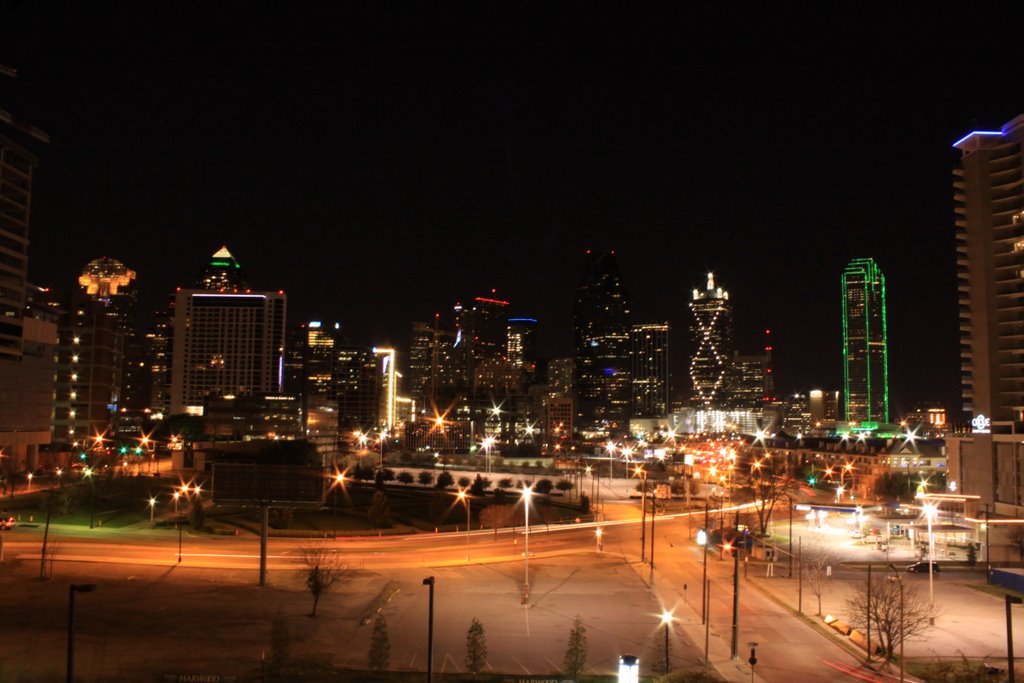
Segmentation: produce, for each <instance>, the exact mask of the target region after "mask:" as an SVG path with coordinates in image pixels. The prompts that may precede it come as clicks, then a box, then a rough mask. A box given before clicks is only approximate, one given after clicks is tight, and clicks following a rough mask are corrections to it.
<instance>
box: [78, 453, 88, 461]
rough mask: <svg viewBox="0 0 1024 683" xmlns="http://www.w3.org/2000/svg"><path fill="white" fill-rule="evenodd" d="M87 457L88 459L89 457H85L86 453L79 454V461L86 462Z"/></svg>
mask: <svg viewBox="0 0 1024 683" xmlns="http://www.w3.org/2000/svg"><path fill="white" fill-rule="evenodd" d="M86 457H87V456H86V455H85V453H79V454H78V459H79V460H85V458H86Z"/></svg>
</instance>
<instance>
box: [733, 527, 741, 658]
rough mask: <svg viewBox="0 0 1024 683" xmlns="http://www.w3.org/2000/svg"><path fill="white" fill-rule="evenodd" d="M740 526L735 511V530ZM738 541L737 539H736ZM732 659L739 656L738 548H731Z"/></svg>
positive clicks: (735, 545) (736, 545)
mask: <svg viewBox="0 0 1024 683" xmlns="http://www.w3.org/2000/svg"><path fill="white" fill-rule="evenodd" d="M739 526H740V511H739V510H737V511H736V528H737V529H739ZM737 540H738V539H737ZM732 558H733V565H732V658H733V659H736V657H738V656H739V649H738V648H739V635H740V546H739V545H738V544H734V545H733V547H732Z"/></svg>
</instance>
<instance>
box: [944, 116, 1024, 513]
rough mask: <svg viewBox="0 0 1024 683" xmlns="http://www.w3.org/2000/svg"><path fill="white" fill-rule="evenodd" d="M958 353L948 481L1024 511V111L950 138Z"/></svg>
mask: <svg viewBox="0 0 1024 683" xmlns="http://www.w3.org/2000/svg"><path fill="white" fill-rule="evenodd" d="M953 146H954V147H955V148H956V149H958V150H959V151H960V160H959V164H958V168H956V169H955V171H954V177H953V199H954V202H953V206H954V210H955V213H956V252H957V253H956V257H957V279H958V290H959V297H960V338H961V347H960V357H961V361H960V363H961V365H960V367H961V376H962V379H963V396H964V409H965V410H966V411H967V413H968V416H969V420H970V424H971V427H972V434H971V435H970V437H954V438H948V439H947V440H946V444H947V458H948V466H949V474H948V477H949V480H950V482H951V484H950V487H951V488H952V487H953V486H954V485H955V487H956V490H957V491H959V492H962V493H966V494H974V495H979V496H981V503H983V504H987V505H989V506H991V505H992V504H994V505H995V507H994V508H992V507H989V508H988V509H989V510H990V511H994V512H996V513H997V514H1008V515H1012V516H1014V517H1020V516H1021V515H1024V439H1022V433H1024V374H1022V373H1021V370H1020V368H1021V360H1022V355H1021V339H1022V338H1024V300H1022V299H1021V294H1020V292H1021V291H1022V283H1024V184H1022V183H1021V177H1022V170H1021V169H1022V168H1024V114H1022V115H1020V116H1017V117H1016V118H1014V119H1013V120H1012V121H1010V122H1008V123H1006V124H1005V125H1004V126H1003V127H1002V128H1001V129H1000V130H982V131H974V132H972V133H970V134H968V135H966V136H964V137H963V138H961V139H960V140H958V141H956V142H955V143H954V145H953Z"/></svg>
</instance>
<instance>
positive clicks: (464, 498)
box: [458, 491, 472, 562]
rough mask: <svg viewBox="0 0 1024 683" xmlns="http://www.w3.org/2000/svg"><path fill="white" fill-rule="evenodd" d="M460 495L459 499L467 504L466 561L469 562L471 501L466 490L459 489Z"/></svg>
mask: <svg viewBox="0 0 1024 683" xmlns="http://www.w3.org/2000/svg"><path fill="white" fill-rule="evenodd" d="M458 495H459V499H460V500H461V501H462V502H463V503H465V505H466V562H469V529H470V526H472V522H471V521H470V513H469V505H470V501H469V496H467V495H466V492H465V491H459V494H458Z"/></svg>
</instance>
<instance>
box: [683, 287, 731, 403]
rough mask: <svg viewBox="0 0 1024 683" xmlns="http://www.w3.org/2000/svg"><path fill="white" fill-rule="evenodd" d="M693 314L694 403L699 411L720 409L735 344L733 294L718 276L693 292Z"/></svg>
mask: <svg viewBox="0 0 1024 683" xmlns="http://www.w3.org/2000/svg"><path fill="white" fill-rule="evenodd" d="M690 311H691V312H692V313H693V323H692V325H691V327H690V334H691V343H692V344H693V355H692V356H691V357H690V380H691V381H692V382H693V401H694V403H695V404H696V406H697V407H699V408H717V407H719V404H720V403H721V401H722V399H723V397H724V394H725V389H726V381H727V376H728V373H729V369H730V364H731V363H732V357H733V353H734V346H735V345H734V342H733V329H732V302H731V301H729V292H727V291H725V290H724V289H722V288H721V287H718V286H716V285H715V274H714V273H708V281H707V286H706V287H705V288H704V290H703V291H701V290H699V289H694V290H693V299H692V300H691V301H690Z"/></svg>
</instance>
